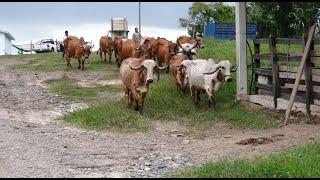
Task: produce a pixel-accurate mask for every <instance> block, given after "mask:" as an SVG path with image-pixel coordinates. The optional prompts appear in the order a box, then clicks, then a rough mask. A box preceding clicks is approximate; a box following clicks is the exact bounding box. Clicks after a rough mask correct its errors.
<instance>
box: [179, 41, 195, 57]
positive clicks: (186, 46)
mask: <svg viewBox="0 0 320 180" xmlns="http://www.w3.org/2000/svg"><path fill="white" fill-rule="evenodd" d="M177 45H178V46H179V50H178V52H179V53H183V54H185V55H187V57H188V59H189V60H192V59H196V58H197V57H196V56H197V51H196V49H195V48H196V47H197V46H198V42H196V44H190V43H183V44H180V42H179V40H178V39H177Z"/></svg>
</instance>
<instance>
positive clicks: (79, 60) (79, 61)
mask: <svg viewBox="0 0 320 180" xmlns="http://www.w3.org/2000/svg"><path fill="white" fill-rule="evenodd" d="M78 63H79V66H78V69H80V68H81V58H78Z"/></svg>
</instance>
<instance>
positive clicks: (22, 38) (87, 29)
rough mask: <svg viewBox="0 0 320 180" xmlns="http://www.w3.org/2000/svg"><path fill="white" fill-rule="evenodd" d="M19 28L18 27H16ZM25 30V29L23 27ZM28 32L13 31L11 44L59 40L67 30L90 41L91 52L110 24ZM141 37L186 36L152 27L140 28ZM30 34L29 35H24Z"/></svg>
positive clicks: (44, 27)
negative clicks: (13, 35) (48, 39)
mask: <svg viewBox="0 0 320 180" xmlns="http://www.w3.org/2000/svg"><path fill="white" fill-rule="evenodd" d="M135 27H136V26H133V25H129V26H128V28H129V31H130V32H129V34H128V36H129V37H128V38H131V36H132V33H133V32H134V28H135ZM16 28H19V26H16ZM25 28H26V27H25ZM27 28H28V31H27V32H26V30H25V29H24V30H22V31H20V30H17V29H16V30H15V37H16V40H15V41H14V42H13V44H25V43H30V41H32V42H36V41H39V40H41V39H47V38H52V39H54V40H55V39H57V40H61V38H62V37H63V35H64V31H65V30H68V31H69V35H74V36H77V37H81V36H83V38H84V40H85V41H91V40H92V42H93V43H94V46H95V47H94V48H93V50H94V51H96V50H97V49H98V48H99V40H100V37H101V36H104V35H107V33H108V31H109V30H110V29H111V25H110V24H107V25H106V24H79V25H77V26H72V27H71V26H70V27H68V26H53V25H47V26H41V27H30V26H29V27H27ZM141 32H142V36H148V37H155V38H157V37H164V38H166V39H168V40H171V41H176V39H177V37H178V36H181V35H187V34H188V31H187V29H182V28H177V29H170V28H159V27H153V26H142V27H141ZM26 33H30V34H26Z"/></svg>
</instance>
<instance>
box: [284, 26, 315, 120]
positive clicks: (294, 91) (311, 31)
mask: <svg viewBox="0 0 320 180" xmlns="http://www.w3.org/2000/svg"><path fill="white" fill-rule="evenodd" d="M315 29H316V24H314V25H312V26H311V27H310V29H309V33H308V38H307V43H306V46H305V47H304V50H303V55H302V59H301V62H300V66H299V70H298V72H297V76H296V80H295V82H294V86H293V89H292V93H291V96H290V100H289V104H288V107H287V110H286V117H285V120H284V124H285V125H286V124H287V120H288V118H289V114H290V111H291V108H292V106H293V102H294V99H295V97H296V94H297V91H298V87H299V82H300V79H301V75H302V71H303V69H304V68H305V64H306V60H307V58H308V56H309V53H310V46H311V41H312V39H313V35H314V31H315Z"/></svg>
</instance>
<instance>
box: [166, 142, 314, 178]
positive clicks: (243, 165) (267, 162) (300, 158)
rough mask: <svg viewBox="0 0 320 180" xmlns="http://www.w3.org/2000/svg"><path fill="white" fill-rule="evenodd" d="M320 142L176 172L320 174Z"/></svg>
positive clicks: (277, 175) (234, 175) (231, 175)
mask: <svg viewBox="0 0 320 180" xmlns="http://www.w3.org/2000/svg"><path fill="white" fill-rule="evenodd" d="M319 167H320V142H319V141H317V142H314V143H309V144H305V145H300V146H299V147H296V148H294V149H287V150H285V151H283V152H281V153H277V154H272V155H268V156H258V157H255V158H251V159H237V160H234V161H232V160H226V159H221V160H219V161H218V162H210V163H206V164H204V165H202V166H201V167H198V168H190V169H187V170H184V171H182V172H174V173H171V174H169V175H168V177H175V178H183V177H188V178H215V177H216V178H221V177H225V178H240V177H261V178H267V177H269V178H280V177H287V178H288V177H295V178H296V177H320V168H319Z"/></svg>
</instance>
